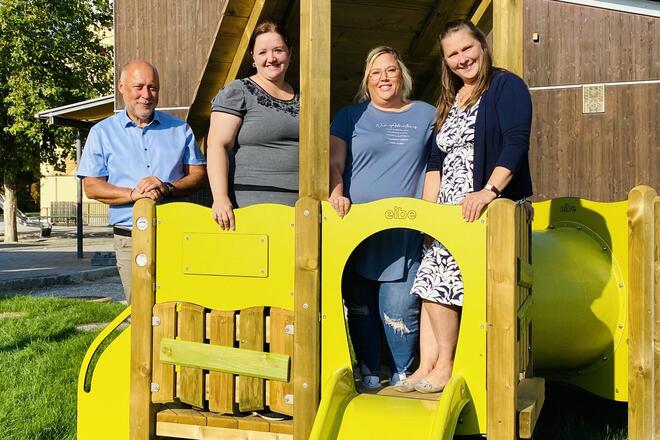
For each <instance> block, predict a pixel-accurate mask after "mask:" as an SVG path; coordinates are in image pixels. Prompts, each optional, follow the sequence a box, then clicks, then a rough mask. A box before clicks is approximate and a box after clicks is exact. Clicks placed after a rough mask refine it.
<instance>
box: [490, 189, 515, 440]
mask: <svg viewBox="0 0 660 440" xmlns="http://www.w3.org/2000/svg"><path fill="white" fill-rule="evenodd" d="M515 209H516V207H515V204H514V203H513V202H512V201H510V200H502V199H500V200H496V201H495V202H494V203H492V204H491V205H490V207H489V208H488V245H487V257H486V261H487V262H488V268H487V270H486V319H487V321H488V331H487V333H486V387H487V389H488V394H487V402H486V411H487V419H488V421H487V427H486V432H488V438H494V439H497V440H515V439H516V438H517V436H516V403H517V386H518V377H517V369H516V366H517V365H516V357H517V356H516V353H517V352H516V336H517V335H516V317H517V312H518V311H517V310H516V281H517V280H516V251H515V249H516V247H515V243H516V228H515Z"/></svg>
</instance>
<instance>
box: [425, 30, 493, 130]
mask: <svg viewBox="0 0 660 440" xmlns="http://www.w3.org/2000/svg"><path fill="white" fill-rule="evenodd" d="M461 30H465V31H467V32H468V33H469V34H470V36H471V37H472V38H474V39H475V40H477V41H478V42H479V44H480V45H481V50H482V51H483V54H482V55H481V60H482V62H481V66H480V67H479V72H478V73H477V80H476V84H475V87H474V89H473V91H472V94H471V95H470V97H469V98H468V99H467V101H466V103H465V105H466V107H470V106H471V105H473V104H474V103H476V102H477V100H478V99H479V97H480V96H481V94H482V93H483V92H484V91H485V90H486V89H487V88H488V86H489V85H490V78H491V76H492V73H493V70H494V68H493V58H492V56H491V54H490V48H489V47H488V42H487V41H486V36H485V35H484V33H483V32H481V30H480V29H479V28H478V27H476V26H475V25H474V24H473V23H472V22H471V21H469V20H453V21H450V22H449V23H447V24H446V25H445V27H444V29H443V30H442V32H440V36H439V37H438V44H439V45H440V57H441V58H442V61H441V64H440V85H441V88H440V96H439V97H438V104H437V111H436V119H435V126H436V128H440V127H442V124H443V123H444V122H445V119H447V115H448V114H449V110H451V107H452V105H453V104H454V100H455V99H456V93H458V91H459V90H460V88H461V87H463V81H462V80H461V79H460V78H459V77H458V76H457V75H456V74H455V73H454V72H452V71H451V69H450V68H449V66H448V65H447V61H446V60H445V54H444V53H443V51H442V40H444V39H445V38H447V37H448V36H449V35H451V34H453V33H454V32H458V31H461Z"/></svg>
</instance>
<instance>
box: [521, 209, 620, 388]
mask: <svg viewBox="0 0 660 440" xmlns="http://www.w3.org/2000/svg"><path fill="white" fill-rule="evenodd" d="M534 209H535V218H534V223H533V225H532V230H533V238H532V248H533V251H532V261H533V269H534V288H533V294H534V307H533V309H532V322H533V324H532V333H533V334H532V343H533V351H534V356H535V360H534V363H535V365H534V366H535V369H536V370H537V374H538V375H543V376H545V377H547V378H550V379H555V380H563V381H567V382H571V383H573V384H575V385H578V386H580V387H582V388H585V389H587V390H588V391H591V392H592V393H595V394H598V395H600V396H603V397H606V398H609V399H615V400H619V401H625V400H627V399H628V386H627V383H628V369H627V368H628V367H627V365H628V346H627V344H626V343H625V341H626V338H627V337H628V329H627V313H628V305H627V297H628V285H627V279H628V219H627V217H626V211H627V209H628V202H627V201H623V202H615V203H601V202H592V201H589V200H583V199H578V198H568V197H567V198H557V199H553V200H548V201H545V202H540V203H535V204H534ZM567 310H568V311H570V313H566V311H567ZM575 335H580V336H581V337H580V338H576V337H575Z"/></svg>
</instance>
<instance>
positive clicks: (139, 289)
mask: <svg viewBox="0 0 660 440" xmlns="http://www.w3.org/2000/svg"><path fill="white" fill-rule="evenodd" d="M155 221H156V203H155V202H153V201H152V200H150V199H142V200H139V201H138V202H137V203H136V204H135V206H134V207H133V224H134V227H133V251H132V261H133V262H134V263H133V269H132V280H131V291H132V304H131V361H130V362H131V393H130V403H129V425H130V428H129V432H130V437H131V439H135V440H144V439H153V438H155V425H156V423H155V422H156V420H155V412H154V407H153V405H152V403H151V372H152V353H151V350H152V337H153V327H152V326H151V313H152V310H153V307H154V301H155V298H154V296H155V295H154V285H155V283H156V264H155V263H156V262H155V257H156V228H155ZM137 225H139V227H138V226H137ZM136 257H139V258H137V259H136ZM136 261H140V263H143V264H141V265H138V264H137V263H135V262H136Z"/></svg>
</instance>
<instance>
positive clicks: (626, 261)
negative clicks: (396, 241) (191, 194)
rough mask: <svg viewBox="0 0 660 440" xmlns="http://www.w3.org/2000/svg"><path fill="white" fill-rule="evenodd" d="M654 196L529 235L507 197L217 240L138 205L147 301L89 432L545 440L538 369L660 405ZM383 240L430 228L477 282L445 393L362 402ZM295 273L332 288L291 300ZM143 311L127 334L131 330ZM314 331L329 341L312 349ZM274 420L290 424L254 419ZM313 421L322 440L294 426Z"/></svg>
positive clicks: (95, 392) (280, 211)
mask: <svg viewBox="0 0 660 440" xmlns="http://www.w3.org/2000/svg"><path fill="white" fill-rule="evenodd" d="M659 202H660V198H658V197H656V194H655V191H654V190H652V189H651V188H649V187H637V188H635V189H633V190H632V191H631V193H630V197H629V200H627V201H622V202H617V203H596V202H590V201H586V200H580V199H575V198H563V199H554V200H549V201H545V202H541V203H537V204H535V210H536V216H535V220H534V223H533V226H532V230H531V232H530V230H529V228H528V225H527V224H526V220H525V218H524V210H523V209H522V207H521V206H518V205H516V204H514V203H513V202H510V201H506V200H501V201H497V202H495V203H494V204H492V206H491V207H490V208H489V210H488V211H487V213H485V214H484V215H483V216H482V218H481V219H480V220H479V221H477V222H474V223H466V222H464V221H463V220H462V219H461V216H460V215H459V212H458V209H459V208H458V207H453V206H441V205H435V204H431V203H428V202H424V201H421V200H416V199H386V200H380V201H377V202H373V203H369V204H365V205H356V206H354V207H353V208H352V210H351V212H350V213H349V215H347V216H346V217H345V218H343V219H340V218H339V217H338V216H337V215H336V213H335V212H334V211H333V210H332V208H331V207H330V206H329V204H327V203H322V204H321V209H320V210H319V211H318V212H313V211H312V210H310V209H305V208H304V205H305V204H306V203H309V200H306V199H301V200H300V201H299V202H298V206H297V208H296V209H297V210H298V211H300V213H299V216H296V213H295V211H294V208H290V207H285V206H279V205H256V206H252V207H248V208H244V209H239V210H237V211H236V218H237V225H238V226H237V229H236V230H235V231H222V230H220V229H219V227H218V226H217V225H216V224H215V223H214V222H213V220H212V219H211V215H210V211H209V209H208V208H205V207H201V206H198V205H192V204H186V203H171V204H165V205H158V206H156V205H154V204H153V202H150V201H145V200H141V201H139V202H138V203H137V204H136V206H135V213H134V231H135V232H134V251H133V255H134V270H133V274H134V281H133V288H134V292H135V293H134V304H133V306H132V308H128V309H127V310H126V311H125V312H124V313H123V314H122V315H120V316H118V317H117V319H115V321H114V322H113V323H111V324H110V325H109V326H108V328H106V329H105V330H104V331H103V332H102V333H101V334H100V335H99V337H98V338H97V339H96V341H95V342H94V344H93V345H92V346H91V347H90V349H89V351H88V353H87V356H86V357H85V360H84V363H83V367H82V369H81V372H80V379H79V390H78V437H79V438H80V439H106V438H107V439H138V438H155V436H163V437H170V438H188V439H215V438H218V439H220V438H222V439H224V438H227V439H287V438H312V439H334V438H338V439H361V438H378V439H400V438H411V439H451V438H452V437H453V435H454V434H487V435H488V438H492V439H498V440H499V439H512V438H531V434H532V431H533V429H534V424H535V421H536V419H537V417H538V414H539V412H540V410H541V407H542V405H543V392H544V382H543V379H542V378H541V377H552V378H555V379H561V380H565V381H569V382H572V383H574V384H576V385H578V386H581V387H583V388H585V389H587V390H589V391H591V392H593V393H596V394H599V395H601V396H604V397H607V398H611V399H616V400H620V401H626V400H627V401H629V403H630V405H631V410H632V411H638V412H644V411H647V409H646V408H645V405H646V406H647V407H648V408H650V409H651V410H653V409H654V405H655V403H654V400H653V399H654V395H653V393H652V390H653V389H654V384H653V383H652V381H651V383H649V381H650V378H652V377H653V376H652V374H649V373H650V372H649V371H648V369H649V368H651V369H652V368H653V356H654V354H653V353H652V352H650V353H649V350H648V349H649V346H650V342H651V340H652V339H653V337H654V333H653V331H654V330H653V329H654V327H653V326H654V323H653V322H652V321H649V317H650V316H652V315H649V310H650V307H652V306H653V304H654V303H653V297H652V294H653V291H654V290H655V287H654V285H653V283H654V282H657V281H653V270H654V269H653V268H654V264H655V265H656V266H655V267H656V268H657V265H658V253H657V248H656V250H655V251H654V250H653V249H654V248H653V243H654V241H657V240H658V229H659V228H658V226H659V225H660V209H659V207H660V203H659ZM301 207H302V208H303V209H300V208H301ZM300 217H303V218H305V217H316V220H317V221H318V222H319V223H320V227H319V231H320V233H319V236H318V237H317V238H318V239H320V243H321V247H320V249H321V256H320V257H321V258H320V260H321V261H322V265H321V266H320V267H315V266H314V264H313V261H314V260H310V261H305V256H304V255H301V252H296V249H295V245H294V243H295V242H296V234H297V233H299V231H298V228H299V226H300V225H299V221H300ZM389 228H410V229H415V230H419V231H423V232H425V233H427V234H430V235H433V236H434V237H436V238H438V239H439V240H440V241H442V242H443V243H444V244H445V245H446V246H447V248H448V249H450V250H451V252H452V253H453V255H454V256H455V258H456V260H457V262H458V263H459V266H460V267H461V270H462V272H463V276H464V281H465V291H466V294H465V298H466V300H465V304H464V310H463V314H462V321H461V328H460V336H459V342H458V348H457V352H456V362H455V366H454V371H453V377H452V379H451V381H450V382H449V384H448V385H447V387H446V388H445V390H444V392H442V393H440V394H436V395H422V394H418V393H411V394H399V393H396V392H395V391H391V390H389V389H388V388H384V389H382V390H381V391H379V392H378V393H376V394H369V393H359V392H358V391H356V387H355V381H354V377H353V372H352V370H353V361H352V360H351V353H350V349H349V339H348V336H347V332H346V324H345V318H344V309H343V305H342V296H341V277H342V272H343V269H344V265H345V263H346V261H347V259H348V257H349V256H350V254H351V252H352V251H353V249H355V247H356V246H357V245H358V244H359V243H360V242H361V241H362V240H364V239H365V238H367V237H368V236H370V235H371V234H374V233H376V232H378V231H381V230H384V229H389ZM314 239H315V238H314V237H310V240H314ZM530 239H531V240H530ZM530 245H531V246H530ZM303 246H304V245H303ZM654 252H655V253H654ZM296 266H304V267H307V268H308V269H310V270H313V271H318V272H320V283H321V285H320V292H322V294H321V295H320V296H315V294H313V286H310V287H309V291H312V294H311V295H310V294H309V293H310V292H309V291H306V292H302V291H300V290H297V287H298V285H297V284H296V283H295V282H294V274H295V273H296ZM531 292H533V294H531ZM305 293H307V295H305ZM315 301H316V303H315ZM653 307H654V306H653ZM310 310H312V312H310V313H307V312H308V311H310ZM129 316H130V317H131V321H130V326H128V328H126V329H125V330H123V331H117V328H118V327H119V325H120V324H121V323H122V322H123V321H125V320H126V319H127V318H128V317H129ZM314 324H318V328H319V333H315V331H316V330H315V327H314ZM117 333H118V335H116V337H114V339H113V338H109V337H110V335H114V334H117ZM305 338H306V339H310V338H312V339H315V338H318V341H317V343H316V344H309V345H305V344H304V343H301V342H300V339H303V340H304V339H305ZM648 338H650V339H648ZM110 339H111V342H109V343H108V342H106V341H108V340H110ZM627 341H628V342H627ZM317 347H318V350H319V352H318V353H315V352H314V350H316V349H317ZM98 353H100V355H98ZM649 356H650V358H649ZM299 358H302V359H303V362H300V361H299ZM316 358H318V359H319V364H318V365H312V366H311V367H312V368H311V369H313V373H314V374H316V375H317V376H318V377H316V378H315V379H316V381H311V380H310V381H306V378H305V377H304V376H302V374H300V373H299V371H300V370H302V369H304V368H306V367H307V368H309V367H310V366H309V365H304V364H305V363H307V364H309V363H313V362H314V359H316ZM93 360H94V362H92V361H93ZM301 365H302V366H301ZM644 382H646V383H644ZM315 383H316V384H319V391H320V404H319V406H318V408H317V407H315V406H312V407H310V406H301V405H300V403H299V399H298V392H299V390H302V391H301V392H302V393H304V392H305V391H307V390H310V389H311V387H313V386H316V385H315ZM649 390H650V391H649ZM648 392H651V394H650V395H649V394H648ZM635 399H636V400H635ZM264 408H270V409H271V410H274V411H277V412H280V413H283V414H289V415H292V416H293V419H292V420H287V421H267V420H264V419H262V418H259V417H257V416H254V415H247V416H246V415H245V413H246V412H247V413H248V414H249V413H250V412H252V411H255V410H260V409H264ZM645 417H646V418H648V417H649V414H648V413H647V414H646V415H645ZM299 420H300V421H301V425H303V426H305V424H308V426H309V431H308V432H306V433H302V434H299V433H298V432H297V429H300V428H299V427H298V426H297V425H298V423H299ZM651 422H652V420H651ZM635 429H637V430H638V431H639V432H640V433H641V434H640V435H641V436H638V437H636V438H652V436H653V435H654V433H653V432H651V431H648V429H649V428H648V427H644V426H640V427H637V426H633V425H632V424H631V427H630V434H631V438H633V437H632V435H633V431H634V430H635ZM650 429H653V428H650ZM645 430H646V431H645ZM299 435H300V436H303V437H298V436H299Z"/></svg>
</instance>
